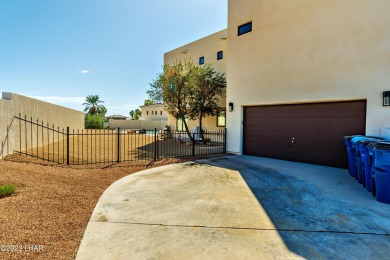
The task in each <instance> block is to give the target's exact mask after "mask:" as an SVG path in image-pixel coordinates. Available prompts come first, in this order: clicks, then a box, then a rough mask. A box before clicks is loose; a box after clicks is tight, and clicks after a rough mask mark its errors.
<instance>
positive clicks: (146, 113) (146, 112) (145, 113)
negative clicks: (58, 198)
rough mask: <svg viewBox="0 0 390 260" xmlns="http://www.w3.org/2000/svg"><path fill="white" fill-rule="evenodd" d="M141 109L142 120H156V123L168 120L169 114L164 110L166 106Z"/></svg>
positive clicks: (151, 106)
mask: <svg viewBox="0 0 390 260" xmlns="http://www.w3.org/2000/svg"><path fill="white" fill-rule="evenodd" d="M140 109H141V120H154V121H156V120H157V121H161V120H165V121H166V120H168V113H167V112H166V111H165V110H164V105H150V106H141V107H140ZM152 112H153V114H152ZM156 112H157V114H156ZM161 113H162V114H161Z"/></svg>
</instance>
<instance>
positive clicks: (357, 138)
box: [351, 135, 370, 145]
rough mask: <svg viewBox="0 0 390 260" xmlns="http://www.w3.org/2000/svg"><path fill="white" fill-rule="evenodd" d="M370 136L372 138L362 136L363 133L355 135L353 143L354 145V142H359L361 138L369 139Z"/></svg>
mask: <svg viewBox="0 0 390 260" xmlns="http://www.w3.org/2000/svg"><path fill="white" fill-rule="evenodd" d="M368 138H370V137H367V136H362V135H360V136H355V137H354V138H352V139H351V142H352V144H353V145H354V144H356V143H357V142H359V141H361V140H366V139H368Z"/></svg>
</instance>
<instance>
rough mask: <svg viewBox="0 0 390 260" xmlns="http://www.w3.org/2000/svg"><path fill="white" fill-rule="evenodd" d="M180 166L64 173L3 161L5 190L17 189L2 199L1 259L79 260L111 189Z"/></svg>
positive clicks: (19, 160)
mask: <svg viewBox="0 0 390 260" xmlns="http://www.w3.org/2000/svg"><path fill="white" fill-rule="evenodd" d="M180 161H183V160H180ZM180 161H179V160H169V161H159V162H158V163H157V164H151V165H148V164H146V163H144V164H143V165H142V164H138V165H134V164H117V165H111V166H110V165H106V166H102V165H100V166H89V167H81V166H78V167H75V166H74V167H65V166H58V165H57V166H56V165H50V164H42V163H41V162H39V161H35V159H27V158H26V157H19V156H11V157H10V158H8V159H7V160H0V184H14V185H16V194H14V195H12V196H10V197H6V198H2V199H0V208H1V213H0V259H74V258H75V256H76V253H77V250H78V247H79V244H80V242H81V239H82V237H83V234H84V230H85V228H86V226H87V224H88V220H89V218H90V216H91V213H92V211H93V209H94V207H95V205H96V203H97V201H98V199H99V197H100V196H101V194H102V193H103V191H104V190H105V189H106V188H107V187H108V186H109V185H110V184H111V183H113V182H114V181H116V180H118V179H120V178H122V177H124V176H127V175H129V174H131V173H134V172H138V171H141V170H144V169H146V168H150V167H154V166H159V165H164V164H170V163H176V162H180ZM12 246H18V247H17V250H15V248H14V247H12ZM29 246H30V247H29ZM20 247H22V250H20Z"/></svg>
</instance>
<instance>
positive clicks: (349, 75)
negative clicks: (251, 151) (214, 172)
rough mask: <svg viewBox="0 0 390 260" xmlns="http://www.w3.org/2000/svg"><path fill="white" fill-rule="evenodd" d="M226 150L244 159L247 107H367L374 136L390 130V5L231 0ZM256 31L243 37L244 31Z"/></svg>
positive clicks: (360, 0) (349, 0) (362, 0)
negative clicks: (387, 98)
mask: <svg viewBox="0 0 390 260" xmlns="http://www.w3.org/2000/svg"><path fill="white" fill-rule="evenodd" d="M228 9H229V14H228V49H229V56H228V57H227V59H228V60H227V62H228V70H227V82H228V87H227V102H230V101H231V102H234V105H235V109H234V111H233V112H227V126H228V133H227V136H228V146H227V150H228V151H232V152H241V146H242V112H243V106H247V105H265V104H285V103H301V102H317V101H342V100H354V99H366V100H367V125H366V134H367V135H380V133H381V128H382V126H383V125H384V124H385V123H386V122H387V123H388V122H390V108H389V107H383V106H382V92H383V91H385V90H390V26H389V24H390V16H389V14H390V1H388V0H369V1H368V0H342V1H339V0H321V1H314V0H240V1H238V0H229V8H228ZM249 21H252V22H253V31H252V32H250V33H247V34H244V35H241V36H237V27H238V26H239V25H241V24H244V23H246V22H249Z"/></svg>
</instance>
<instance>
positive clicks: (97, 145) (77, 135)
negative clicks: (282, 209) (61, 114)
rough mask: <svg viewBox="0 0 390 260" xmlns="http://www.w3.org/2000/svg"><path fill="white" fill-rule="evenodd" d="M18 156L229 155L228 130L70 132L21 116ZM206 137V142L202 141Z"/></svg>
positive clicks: (82, 159) (65, 159) (103, 159)
mask: <svg viewBox="0 0 390 260" xmlns="http://www.w3.org/2000/svg"><path fill="white" fill-rule="evenodd" d="M14 119H15V120H16V121H17V122H14V127H15V126H16V127H17V128H18V137H17V138H15V139H16V140H15V141H16V142H18V145H16V147H18V148H17V149H16V150H15V151H14V153H17V154H20V155H26V156H30V157H35V158H38V159H42V160H46V161H49V162H53V163H58V164H67V165H84V164H112V163H119V162H132V161H157V160H161V159H168V158H182V157H196V156H203V155H212V154H224V153H226V130H225V129H224V130H220V131H213V132H209V131H204V132H203V134H202V135H201V134H200V133H197V132H194V133H191V138H190V137H189V136H188V134H187V133H186V132H178V131H158V130H157V129H153V130H143V129H141V130H126V129H120V128H117V129H115V130H100V129H99V130H91V129H86V130H84V129H83V130H70V129H69V127H67V128H62V129H60V128H59V127H55V126H54V125H52V126H49V125H48V124H45V123H44V122H39V121H38V120H35V121H34V120H33V119H32V118H27V117H26V116H25V117H24V118H22V117H21V116H20V115H19V116H18V117H15V118H14ZM202 137H203V138H202Z"/></svg>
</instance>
